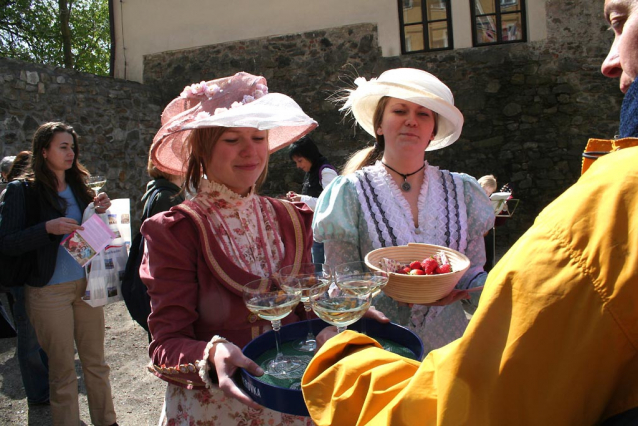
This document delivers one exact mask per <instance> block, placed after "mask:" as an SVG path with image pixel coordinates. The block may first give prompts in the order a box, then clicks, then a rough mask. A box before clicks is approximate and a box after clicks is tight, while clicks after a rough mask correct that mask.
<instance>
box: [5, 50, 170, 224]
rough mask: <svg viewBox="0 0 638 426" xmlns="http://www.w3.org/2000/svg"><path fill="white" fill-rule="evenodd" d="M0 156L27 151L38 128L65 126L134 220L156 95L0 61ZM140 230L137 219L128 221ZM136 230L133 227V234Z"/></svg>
mask: <svg viewBox="0 0 638 426" xmlns="http://www.w3.org/2000/svg"><path fill="white" fill-rule="evenodd" d="M0 82H1V83H2V89H1V96H0V153H1V154H2V156H5V155H15V154H16V153H17V152H19V151H22V150H30V149H31V140H32V138H33V134H34V133H35V130H36V129H37V128H38V126H39V125H40V124H43V123H46V122H48V121H64V122H67V123H69V124H70V125H72V126H73V127H74V128H75V130H76V132H77V133H78V135H79V137H80V140H79V145H80V150H81V151H80V161H81V162H82V163H83V164H84V165H85V166H86V167H87V168H88V169H89V171H90V172H91V173H93V174H101V175H106V176H107V179H108V182H107V185H106V187H105V188H104V190H105V191H106V192H107V193H108V194H109V196H110V197H111V198H114V199H115V198H130V199H131V207H132V217H133V218H138V217H140V216H141V206H140V203H139V199H140V197H141V196H142V191H143V190H144V188H145V185H146V182H147V181H148V179H149V178H148V175H147V174H146V161H147V158H148V147H149V146H150V144H151V141H152V140H153V136H154V134H155V132H156V131H157V129H158V128H159V125H160V124H159V117H160V113H161V110H162V106H161V101H160V98H159V94H158V93H157V92H156V91H154V90H153V89H152V88H151V87H148V86H143V85H141V84H138V83H131V82H127V81H124V80H114V79H112V78H108V77H99V76H94V75H92V74H85V73H79V72H76V71H73V70H66V69H64V68H55V67H49V66H44V65H37V64H30V63H25V62H20V61H15V60H11V59H7V58H0ZM133 226H134V227H135V226H139V220H134V221H133ZM134 229H135V228H134Z"/></svg>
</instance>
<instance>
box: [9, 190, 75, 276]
mask: <svg viewBox="0 0 638 426" xmlns="http://www.w3.org/2000/svg"><path fill="white" fill-rule="evenodd" d="M75 199H76V200H77V202H78V206H79V208H80V211H82V212H83V211H84V209H86V206H87V204H86V203H84V202H82V200H80V198H79V197H77V196H76V197H75ZM38 204H39V207H40V208H39V210H40V214H39V222H38V224H37V225H34V226H30V227H28V228H26V229H25V226H26V216H27V215H26V212H25V211H24V206H25V203H24V189H23V186H22V182H20V181H13V182H11V183H9V185H7V192H6V194H5V197H4V202H3V207H2V216H1V217H0V254H2V255H12V256H17V255H21V254H23V253H27V252H29V251H32V250H36V251H37V259H38V261H37V268H34V270H33V271H32V272H31V274H29V278H28V279H27V284H29V285H31V286H33V287H43V286H45V285H46V284H47V283H48V282H49V280H50V279H51V276H53V271H54V269H55V263H56V260H57V257H58V246H59V245H60V242H61V241H62V235H52V234H49V233H47V231H46V226H45V223H46V222H47V221H49V220H51V219H57V218H58V217H62V215H61V214H60V212H58V211H57V210H56V209H54V208H53V206H51V205H50V204H49V203H47V202H46V201H45V200H43V199H42V198H40V199H39V200H38Z"/></svg>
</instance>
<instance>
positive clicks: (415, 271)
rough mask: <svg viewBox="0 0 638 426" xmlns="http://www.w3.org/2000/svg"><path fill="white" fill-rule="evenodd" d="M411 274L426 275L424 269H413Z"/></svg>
mask: <svg viewBox="0 0 638 426" xmlns="http://www.w3.org/2000/svg"><path fill="white" fill-rule="evenodd" d="M410 275H425V272H423V270H422V269H413V270H411V271H410Z"/></svg>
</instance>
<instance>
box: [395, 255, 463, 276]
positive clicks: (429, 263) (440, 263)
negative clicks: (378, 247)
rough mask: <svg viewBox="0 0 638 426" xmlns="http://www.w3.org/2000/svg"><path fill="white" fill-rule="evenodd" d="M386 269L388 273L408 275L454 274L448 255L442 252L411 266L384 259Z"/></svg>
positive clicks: (411, 263)
mask: <svg viewBox="0 0 638 426" xmlns="http://www.w3.org/2000/svg"><path fill="white" fill-rule="evenodd" d="M382 263H383V265H384V269H385V270H386V271H388V272H394V273H397V274H408V275H438V274H447V273H449V272H452V265H451V264H450V261H449V259H448V258H447V255H446V254H445V253H444V252H442V251H440V252H438V253H436V254H434V255H432V256H430V257H426V258H425V259H423V260H422V261H418V260H415V261H413V262H410V264H409V265H405V264H401V263H400V262H397V261H395V260H392V259H386V258H384V259H382Z"/></svg>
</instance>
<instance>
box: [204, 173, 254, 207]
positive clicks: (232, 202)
mask: <svg viewBox="0 0 638 426" xmlns="http://www.w3.org/2000/svg"><path fill="white" fill-rule="evenodd" d="M254 198H255V187H254V186H253V187H252V188H250V192H249V193H248V195H246V196H245V197H243V196H241V195H239V194H237V193H236V192H233V191H232V190H231V189H230V188H228V187H227V186H226V185H224V184H222V183H219V182H215V181H212V180H206V179H203V180H202V182H201V185H200V188H199V191H198V192H197V195H196V196H195V198H193V201H194V202H195V203H197V204H199V205H200V206H202V207H203V208H204V209H206V211H208V209H209V208H210V207H211V206H215V208H217V209H219V210H222V211H223V210H230V211H242V210H246V209H248V208H250V206H251V204H252V201H253V200H254Z"/></svg>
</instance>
